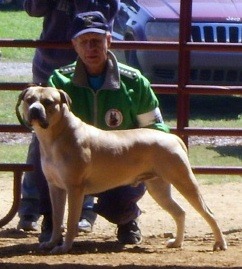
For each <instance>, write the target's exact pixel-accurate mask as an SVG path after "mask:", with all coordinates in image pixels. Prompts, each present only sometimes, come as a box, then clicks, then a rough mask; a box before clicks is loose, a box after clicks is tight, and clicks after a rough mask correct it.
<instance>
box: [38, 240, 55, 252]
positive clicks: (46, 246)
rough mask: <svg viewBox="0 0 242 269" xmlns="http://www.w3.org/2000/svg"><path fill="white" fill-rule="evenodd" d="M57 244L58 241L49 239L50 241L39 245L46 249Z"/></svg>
mask: <svg viewBox="0 0 242 269" xmlns="http://www.w3.org/2000/svg"><path fill="white" fill-rule="evenodd" d="M55 246H56V243H55V242H53V241H48V242H43V243H41V244H40V246H39V248H40V249H42V250H44V249H47V250H49V249H52V248H54V247H55Z"/></svg>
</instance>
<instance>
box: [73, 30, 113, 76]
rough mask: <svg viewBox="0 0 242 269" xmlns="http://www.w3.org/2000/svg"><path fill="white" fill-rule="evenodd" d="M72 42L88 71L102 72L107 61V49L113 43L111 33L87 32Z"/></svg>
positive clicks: (94, 73)
mask: <svg viewBox="0 0 242 269" xmlns="http://www.w3.org/2000/svg"><path fill="white" fill-rule="evenodd" d="M72 43H73V45H74V48H75V50H76V52H77V53H78V55H79V57H80V58H81V60H82V61H83V63H84V64H85V66H86V69H87V72H88V73H89V74H90V75H99V74H101V73H102V72H103V70H104V68H105V65H106V61H107V51H108V48H109V47H110V43H111V36H110V34H98V33H86V34H84V35H81V36H78V37H77V38H75V39H72Z"/></svg>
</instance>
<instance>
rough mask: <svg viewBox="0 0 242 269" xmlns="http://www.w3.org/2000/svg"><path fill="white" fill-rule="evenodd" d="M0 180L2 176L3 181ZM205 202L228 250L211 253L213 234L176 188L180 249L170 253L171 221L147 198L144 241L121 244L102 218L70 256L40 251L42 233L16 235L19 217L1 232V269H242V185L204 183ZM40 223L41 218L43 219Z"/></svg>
mask: <svg viewBox="0 0 242 269" xmlns="http://www.w3.org/2000/svg"><path fill="white" fill-rule="evenodd" d="M0 178H1V177H0ZM9 182H10V180H4V177H3V178H1V179H0V199H1V206H0V218H2V217H3V216H4V215H5V214H6V213H7V212H8V208H9V206H10V205H11V199H12V198H11V197H12V186H11V184H10V183H9ZM201 190H202V193H203V194H204V197H205V200H206V201H207V204H208V205H209V206H210V208H211V209H212V211H213V212H214V213H215V215H216V217H217V219H218V221H219V223H220V225H221V227H222V230H223V232H224V234H225V235H226V238H227V241H228V250H227V251H220V252H213V251H212V245H213V236H212V234H211V230H210V228H209V227H208V225H207V224H206V223H205V222H204V220H203V219H201V217H200V215H198V214H197V212H195V211H194V209H193V208H191V207H190V205H188V203H187V202H186V201H185V200H184V198H183V197H181V196H180V195H179V194H177V192H176V191H175V190H173V193H174V197H176V199H177V200H178V201H179V203H180V204H181V205H182V206H183V207H184V208H185V210H186V212H187V221H186V237H185V242H184V245H183V247H182V248H181V249H167V248H166V246H165V242H166V240H167V238H165V235H166V234H167V233H172V234H173V235H175V226H174V223H173V220H172V219H171V217H170V216H169V215H167V213H166V212H164V211H163V210H160V208H159V207H158V205H157V204H155V202H154V201H153V200H152V199H151V198H150V196H149V195H148V194H145V196H144V197H143V198H142V200H141V201H140V207H141V209H142V211H143V214H142V215H141V217H140V227H141V229H142V234H143V242H142V243H141V244H140V245H137V246H122V245H120V244H119V243H118V242H117V240H116V235H115V230H116V227H115V225H113V224H110V223H109V222H107V221H106V220H105V219H103V218H101V217H98V219H97V221H96V224H95V226H94V231H93V232H92V233H91V234H79V236H78V237H77V238H76V240H75V243H74V246H73V249H72V250H71V252H70V253H69V254H66V255H59V256H58V255H50V254H49V253H48V252H44V251H40V249H39V248H38V234H39V231H38V232H28V233H26V232H23V231H17V230H16V225H17V222H18V217H17V216H15V218H14V219H13V220H12V221H11V222H10V223H9V224H7V225H6V226H4V227H3V228H1V229H0V268H1V269H5V268H6V269H12V268H14V269H28V268H34V269H38V268H39V269H45V268H50V267H51V268H57V269H62V268H63V269H70V268H88V269H94V268H95V269H96V268H100V269H106V268H121V269H129V268H134V269H135V268H137V269H142V268H166V269H175V268H176V269H178V268H179V269H185V268H202V269H208V268H237V269H238V268H242V207H241V202H242V183H226V184H222V185H206V186H205V185H202V186H201ZM39 223H41V219H40V221H39Z"/></svg>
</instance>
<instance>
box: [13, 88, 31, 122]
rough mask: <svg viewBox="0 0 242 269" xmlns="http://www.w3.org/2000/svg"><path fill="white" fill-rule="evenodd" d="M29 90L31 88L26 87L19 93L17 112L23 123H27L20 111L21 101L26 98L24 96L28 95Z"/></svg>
mask: <svg viewBox="0 0 242 269" xmlns="http://www.w3.org/2000/svg"><path fill="white" fill-rule="evenodd" d="M28 90H29V88H27V89H24V90H23V91H22V92H21V93H20V94H19V97H18V101H17V104H16V106H15V112H16V116H17V118H18V120H19V122H20V123H21V124H22V125H26V126H27V124H26V122H25V121H24V119H23V117H22V116H21V114H20V112H19V107H20V105H21V102H22V100H23V99H24V96H25V95H26V93H27V91H28Z"/></svg>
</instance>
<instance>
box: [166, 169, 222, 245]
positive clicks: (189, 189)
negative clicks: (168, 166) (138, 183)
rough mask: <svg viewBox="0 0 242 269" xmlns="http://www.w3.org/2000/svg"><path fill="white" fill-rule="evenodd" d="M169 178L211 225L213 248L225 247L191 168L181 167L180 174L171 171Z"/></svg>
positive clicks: (219, 230) (220, 232)
mask: <svg viewBox="0 0 242 269" xmlns="http://www.w3.org/2000/svg"><path fill="white" fill-rule="evenodd" d="M183 168H185V167H183ZM169 180H170V182H171V184H172V185H173V186H174V187H175V188H176V189H177V190H178V191H179V192H180V193H181V194H182V195H183V196H184V197H185V198H186V199H187V201H188V202H189V203H190V204H191V205H192V206H193V207H194V208H195V209H196V210H197V211H198V213H200V215H201V216H202V217H203V218H204V219H205V220H206V222H207V223H208V224H209V226H210V227H211V229H212V231H213V234H214V238H215V244H214V247H213V250H225V249H227V244H226V241H225V239H224V236H223V234H222V231H221V229H220V228H219V226H218V223H217V221H216V219H215V217H214V215H213V213H212V212H211V210H210V209H209V208H208V206H207V205H206V203H205V201H204V199H203V197H202V195H201V193H200V191H199V187H198V183H197V180H196V178H195V176H194V174H193V172H192V171H191V169H190V168H188V167H186V168H185V169H183V172H182V176H181V173H179V172H176V173H174V172H173V173H172V176H170V177H169Z"/></svg>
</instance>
